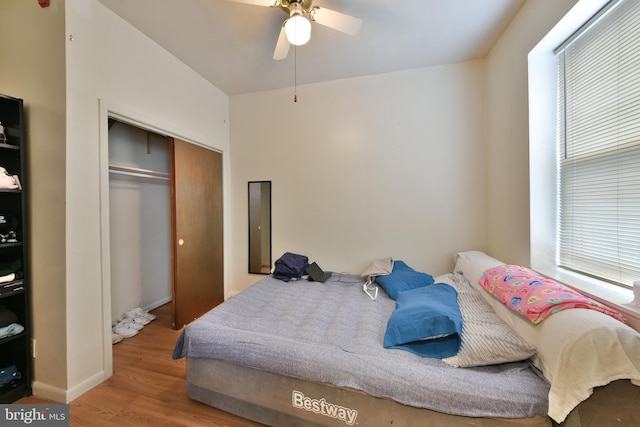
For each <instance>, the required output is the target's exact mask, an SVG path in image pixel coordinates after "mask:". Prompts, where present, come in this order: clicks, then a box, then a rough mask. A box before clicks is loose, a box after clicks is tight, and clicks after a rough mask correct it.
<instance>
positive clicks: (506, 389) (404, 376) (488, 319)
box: [173, 252, 640, 426]
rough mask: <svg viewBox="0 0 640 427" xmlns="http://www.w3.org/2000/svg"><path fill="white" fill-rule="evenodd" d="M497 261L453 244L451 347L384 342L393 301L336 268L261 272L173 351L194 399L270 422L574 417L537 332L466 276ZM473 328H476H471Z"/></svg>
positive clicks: (539, 421)
mask: <svg viewBox="0 0 640 427" xmlns="http://www.w3.org/2000/svg"><path fill="white" fill-rule="evenodd" d="M496 262H497V263H499V261H497V260H493V259H492V258H490V257H488V256H486V255H484V254H481V253H476V252H468V253H461V254H457V255H456V271H454V272H452V273H450V274H446V275H442V276H439V277H436V278H435V280H434V282H435V283H438V284H444V285H446V286H450V287H452V288H453V289H455V290H456V293H457V297H458V301H459V302H460V311H461V315H462V319H463V324H462V325H463V329H462V334H461V336H462V340H461V341H462V343H461V346H460V351H459V353H458V354H456V355H454V356H451V357H443V358H441V359H438V358H431V357H422V356H419V355H417V354H414V353H413V352H411V351H405V350H403V349H395V348H385V347H384V346H383V341H384V340H385V335H386V332H387V328H388V323H389V320H390V319H391V318H392V315H393V314H394V311H395V309H396V301H394V300H393V299H391V298H390V297H389V296H388V295H387V293H386V292H383V291H381V292H379V294H378V296H377V298H376V299H375V300H373V299H372V298H371V297H370V296H369V295H367V294H366V293H365V292H363V288H362V285H363V282H364V279H363V278H362V277H361V276H359V275H349V274H338V273H333V274H332V275H331V277H330V278H329V280H327V281H326V282H323V283H320V282H309V281H307V280H304V279H300V280H296V281H290V282H284V281H282V280H277V279H274V278H273V277H271V276H268V277H266V278H264V279H262V280H260V281H259V282H258V283H256V284H254V285H253V286H251V287H250V288H248V289H247V290H245V291H243V292H242V293H240V294H238V295H236V296H235V297H233V298H231V299H230V300H228V301H227V302H225V303H224V304H221V305H220V306H218V307H216V308H215V309H213V310H212V311H210V312H209V313H207V314H205V315H204V316H202V317H201V318H199V319H197V320H196V321H194V322H192V323H191V324H189V325H187V326H186V327H185V328H184V330H183V331H182V333H181V335H180V338H179V340H178V342H177V343H176V347H175V349H174V354H173V357H174V358H180V357H186V359H187V360H186V365H187V380H186V392H187V395H188V396H189V397H190V398H191V399H194V400H197V401H200V402H203V403H206V404H208V405H211V406H214V407H217V408H220V409H222V410H225V411H227V412H230V413H233V414H236V415H239V416H241V417H244V418H247V419H251V420H254V421H258V422H261V423H264V424H267V425H274V426H288V425H291V426H293V425H304V426H315V425H317V426H344V425H362V426H379V425H393V426H410V425H420V426H430V425H433V426H449V425H450V426H461V425H462V426H464V425H470V426H471V425H473V426H551V425H552V424H553V421H552V418H551V417H550V408H554V409H556V410H557V413H556V414H555V415H554V416H556V418H558V419H557V420H556V421H564V420H565V419H566V420H567V421H566V422H567V423H568V422H571V423H573V424H571V425H583V424H584V423H582V420H581V419H580V417H579V415H574V414H578V411H577V410H572V409H573V408H574V407H575V406H576V405H578V403H580V401H581V400H578V402H577V403H576V402H575V398H573V397H570V398H568V399H565V398H564V390H565V389H567V388H571V385H568V386H567V385H563V386H562V388H561V389H560V394H562V396H561V397H560V398H558V397H556V396H555V395H554V394H553V393H552V392H553V391H554V387H553V382H552V381H550V380H549V378H548V376H549V375H545V372H544V369H540V367H541V366H542V367H543V368H544V366H543V365H544V364H545V363H546V364H547V366H546V369H548V370H549V371H553V372H554V374H555V376H556V377H558V378H560V380H559V381H566V378H563V376H562V373H560V372H556V371H555V370H554V369H556V368H557V365H554V364H552V363H551V362H550V361H549V360H550V359H551V358H554V357H556V358H557V354H556V355H555V356H547V355H543V356H540V348H539V344H540V342H541V341H540V340H539V339H538V338H539V337H538V336H539V335H541V334H540V333H536V334H534V335H533V336H534V338H533V339H529V340H527V339H526V335H527V333H528V332H531V331H525V333H524V336H523V335H521V334H520V333H518V332H517V328H514V327H513V325H509V323H508V322H505V321H504V320H503V319H502V318H501V317H500V316H499V315H498V313H497V312H496V310H495V308H494V307H492V304H493V302H492V301H491V300H490V299H487V298H486V297H485V296H484V295H482V293H481V292H480V291H479V290H478V288H477V286H475V285H473V284H472V280H475V281H477V277H473V276H474V275H475V274H477V272H478V271H481V270H480V269H482V271H484V267H486V265H487V264H492V263H496ZM487 268H488V267H487ZM465 270H466V271H465ZM478 277H479V276H478ZM470 279H471V280H470ZM498 311H499V310H498ZM576 311H588V310H576ZM502 314H505V313H502ZM506 314H509V315H511V313H506ZM597 314H601V313H597ZM598 319H599V318H598ZM605 323H606V320H605ZM618 323H619V322H618ZM622 326H624V327H625V328H627V329H628V330H626V329H623V330H624V332H625V333H626V334H627V335H629V337H630V338H629V339H628V340H627V341H628V342H625V343H624V345H625V346H626V347H625V351H627V350H629V349H631V350H634V349H635V347H633V346H634V345H636V344H638V341H637V340H636V338H637V337H636V335H634V334H635V331H633V330H632V329H631V328H628V327H627V326H625V325H622ZM615 327H618V325H615ZM474 329H475V331H474ZM533 329H534V330H539V329H540V325H536V326H535V327H534V328H533ZM478 330H479V331H480V334H482V333H484V334H485V335H480V336H479V338H478V337H475V335H474V334H476V333H477V332H478ZM495 331H499V333H497V334H496V333H495ZM542 335H544V334H542ZM474 337H475V338H474ZM544 339H549V338H548V337H545V338H544ZM470 343H471V344H473V343H475V344H477V346H479V347H478V348H476V347H475V346H474V345H471V344H470ZM638 345H639V347H637V349H638V350H639V352H640V344H638ZM552 347H553V346H552ZM631 350H629V351H631ZM639 354H640V353H639ZM634 363H637V365H634ZM631 366H632V368H630V369H629V370H628V372H625V373H624V374H623V375H620V376H618V378H615V380H622V381H626V378H629V379H631V380H633V381H637V382H638V383H640V375H638V376H637V377H635V375H636V373H637V369H636V370H635V372H633V370H634V369H635V367H636V366H640V361H638V360H635V361H633V362H631ZM608 378H609V377H608ZM611 381H614V380H610V381H608V382H611ZM614 382H615V383H617V384H615V385H612V386H611V387H610V388H615V390H616V393H617V394H615V396H616V399H618V398H620V396H624V397H625V398H629V397H631V398H633V396H634V395H633V393H634V392H636V390H637V389H638V387H636V386H634V385H630V384H631V383H630V382H629V381H626V383H629V385H626V384H624V383H621V381H614ZM605 384H607V383H601V384H597V385H596V386H604V385H605ZM585 386H586V387H589V386H590V387H591V390H593V388H594V386H593V385H591V384H590V383H589V384H586V385H582V386H581V387H583V388H584V387H585ZM556 389H557V388H556ZM556 391H557V390H556ZM629 393H631V394H629ZM599 394H600V393H599ZM608 394H610V393H608ZM635 396H636V397H637V394H636V395H635ZM587 397H588V396H587ZM549 399H551V400H552V402H550V400H549ZM565 400H566V401H565ZM582 400H584V399H582ZM589 400H592V399H589ZM593 400H594V401H595V399H593ZM558 401H561V402H560V403H558ZM599 401H602V399H600V400H599ZM604 401H606V399H605V400H604ZM616 402H617V404H619V403H621V400H616ZM605 405H609V404H608V403H606V404H605ZM601 406H602V405H599V406H597V408H598V412H601V411H600V409H601ZM619 406H620V405H617V407H618V412H619V411H624V412H625V414H623V415H620V414H615V415H614V416H616V417H618V418H619V417H620V416H627V413H628V412H629V410H627V409H620V408H619ZM622 406H623V407H624V405H622ZM558 408H559V409H558ZM568 408H570V409H569V410H567V409H568ZM568 412H571V414H568ZM631 412H632V415H631V416H635V415H634V413H633V411H631ZM558 414H560V415H558ZM568 415H569V417H568ZM580 423H582V424H580ZM567 425H569V424H567ZM585 425H586V424H585Z"/></svg>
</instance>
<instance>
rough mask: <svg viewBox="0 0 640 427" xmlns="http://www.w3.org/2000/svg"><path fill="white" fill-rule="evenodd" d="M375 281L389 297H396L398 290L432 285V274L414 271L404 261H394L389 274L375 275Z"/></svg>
mask: <svg viewBox="0 0 640 427" xmlns="http://www.w3.org/2000/svg"><path fill="white" fill-rule="evenodd" d="M376 283H377V284H379V285H380V286H382V289H384V290H385V292H386V293H387V295H389V297H390V298H393V299H396V298H397V297H398V292H402V291H408V290H410V289H415V288H421V287H423V286H429V285H433V276H431V275H430V274H427V273H421V272H419V271H415V270H414V269H413V268H411V267H409V266H408V265H407V264H405V262H404V261H394V262H393V270H392V271H391V274H387V275H386V276H378V277H376Z"/></svg>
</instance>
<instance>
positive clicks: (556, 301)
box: [478, 265, 627, 324]
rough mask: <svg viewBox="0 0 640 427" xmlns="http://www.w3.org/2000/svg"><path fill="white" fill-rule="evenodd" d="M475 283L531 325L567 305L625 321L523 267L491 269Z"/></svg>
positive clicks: (591, 300)
mask: <svg viewBox="0 0 640 427" xmlns="http://www.w3.org/2000/svg"><path fill="white" fill-rule="evenodd" d="M478 283H479V284H480V286H482V287H483V288H484V289H485V290H486V291H487V292H489V293H490V294H491V295H493V296H494V297H495V298H497V299H498V300H499V301H500V302H501V303H503V304H504V305H505V306H507V307H508V308H509V309H511V310H512V311H515V312H516V313H517V314H519V315H520V316H522V317H524V318H525V319H527V320H529V321H530V322H531V323H534V324H538V323H540V322H542V321H543V320H544V319H546V318H547V317H549V316H551V315H552V314H553V313H556V312H558V311H560V310H565V309H567V308H588V309H591V310H597V311H600V312H602V313H605V314H607V315H609V316H611V317H613V318H615V319H617V320H619V321H621V322H623V323H627V320H626V319H625V318H624V317H623V316H622V315H621V314H620V313H618V312H617V311H615V310H613V309H611V308H609V307H607V306H605V305H604V304H601V303H599V302H598V301H595V300H593V299H591V298H589V297H587V296H585V295H582V294H581V293H579V292H577V291H575V290H573V289H571V288H569V287H568V286H566V285H563V284H561V283H558V282H556V281H555V280H553V279H550V278H547V277H544V276H542V275H540V274H538V273H536V272H535V271H533V270H530V269H528V268H526V267H521V266H518V265H501V266H498V267H494V268H490V269H488V270H486V271H485V272H484V274H483V275H482V277H481V278H480V279H479V280H478Z"/></svg>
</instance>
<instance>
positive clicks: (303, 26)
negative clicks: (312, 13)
mask: <svg viewBox="0 0 640 427" xmlns="http://www.w3.org/2000/svg"><path fill="white" fill-rule="evenodd" d="M284 31H285V32H286V33H287V40H289V43H291V44H293V45H296V46H302V45H303V44H306V43H307V42H308V41H309V39H310V38H311V22H309V20H308V19H307V18H305V17H304V16H302V15H298V14H295V15H293V16H292V17H291V18H289V19H287V22H285V24H284Z"/></svg>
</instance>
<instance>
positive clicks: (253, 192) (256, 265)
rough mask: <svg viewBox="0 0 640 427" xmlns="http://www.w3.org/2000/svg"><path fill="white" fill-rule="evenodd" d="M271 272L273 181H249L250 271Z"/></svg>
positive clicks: (257, 272)
mask: <svg viewBox="0 0 640 427" xmlns="http://www.w3.org/2000/svg"><path fill="white" fill-rule="evenodd" d="M270 272H271V181H249V273H255V274H269V273H270Z"/></svg>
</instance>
